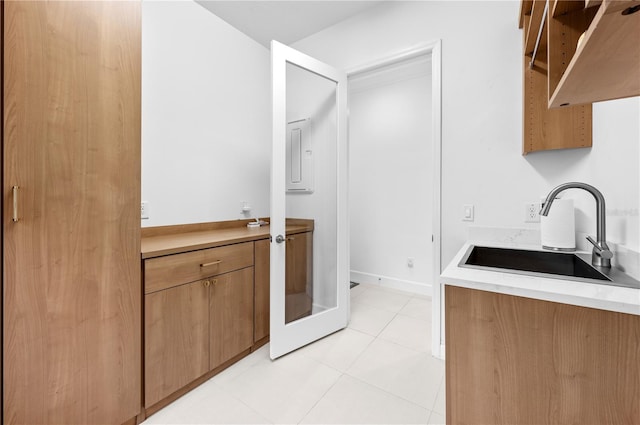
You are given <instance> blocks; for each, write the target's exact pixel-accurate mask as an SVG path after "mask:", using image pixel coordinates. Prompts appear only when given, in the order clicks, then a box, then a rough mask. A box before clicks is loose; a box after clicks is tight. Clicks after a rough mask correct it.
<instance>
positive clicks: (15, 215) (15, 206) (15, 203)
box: [11, 186, 20, 222]
mask: <svg viewBox="0 0 640 425" xmlns="http://www.w3.org/2000/svg"><path fill="white" fill-rule="evenodd" d="M18 189H20V186H13V188H12V189H11V190H12V192H13V221H14V222H16V221H18V220H19V218H18Z"/></svg>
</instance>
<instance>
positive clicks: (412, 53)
mask: <svg viewBox="0 0 640 425" xmlns="http://www.w3.org/2000/svg"><path fill="white" fill-rule="evenodd" d="M428 54H430V55H431V93H432V95H431V99H432V100H431V101H432V108H431V109H432V116H431V123H432V138H431V139H432V140H431V143H432V148H433V164H432V169H433V206H432V207H433V211H432V217H433V224H432V231H433V250H432V251H433V267H432V269H433V283H432V300H433V301H432V304H433V308H432V320H431V327H432V329H431V335H432V339H431V353H432V354H433V355H434V356H435V357H439V358H444V348H443V347H444V345H443V342H444V335H443V334H442V302H443V296H444V292H443V291H442V287H441V285H440V273H441V272H442V259H441V251H442V219H441V216H442V41H441V40H440V39H438V40H434V41H431V42H428V43H422V44H418V45H416V46H413V47H411V48H408V49H405V50H402V51H400V52H396V53H394V54H392V55H388V56H385V57H382V58H378V59H375V60H373V61H371V62H368V63H365V64H362V65H359V66H357V67H353V68H351V69H348V70H347V77H353V76H355V75H357V74H361V73H364V72H369V71H373V70H375V69H377V68H381V67H384V66H388V65H392V64H395V63H398V62H401V61H405V60H408V59H412V58H415V57H417V56H421V55H428ZM351 273H352V275H353V273H354V272H353V271H352V272H351ZM392 280H393V279H392Z"/></svg>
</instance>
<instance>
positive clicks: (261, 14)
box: [196, 0, 383, 48]
mask: <svg viewBox="0 0 640 425" xmlns="http://www.w3.org/2000/svg"><path fill="white" fill-rule="evenodd" d="M196 2H197V3H198V4H200V5H201V6H203V7H204V8H206V9H208V10H209V11H211V12H212V13H214V14H215V15H217V16H218V17H220V18H221V19H223V20H224V21H226V22H227V23H229V24H230V25H232V26H234V27H235V28H237V29H238V30H240V31H241V32H243V33H245V34H246V35H248V36H249V37H251V38H253V39H254V40H256V41H257V42H258V43H260V44H262V45H263V46H265V47H267V48H269V43H270V42H271V40H277V41H279V42H281V43H284V44H291V43H294V42H296V41H298V40H301V39H303V38H305V37H307V36H309V35H311V34H314V33H316V32H318V31H320V30H323V29H325V28H328V27H330V26H332V25H334V24H336V23H338V22H340V21H343V20H345V19H347V18H350V17H351V16H354V15H357V14H358V13H360V12H362V11H364V10H366V9H369V8H371V7H373V6H376V5H378V4H380V3H383V0H377V1H365V0H362V1H346V0H345V1H342V0H339V1H337V0H325V1H313V0H303V1H271V0H262V1H238V0H235V1H219V0H196Z"/></svg>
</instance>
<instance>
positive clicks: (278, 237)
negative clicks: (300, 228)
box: [276, 235, 284, 243]
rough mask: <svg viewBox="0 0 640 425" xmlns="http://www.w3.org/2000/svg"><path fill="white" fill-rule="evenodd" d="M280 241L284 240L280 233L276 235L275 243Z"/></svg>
mask: <svg viewBox="0 0 640 425" xmlns="http://www.w3.org/2000/svg"><path fill="white" fill-rule="evenodd" d="M282 242H284V236H282V235H278V236H276V243H282Z"/></svg>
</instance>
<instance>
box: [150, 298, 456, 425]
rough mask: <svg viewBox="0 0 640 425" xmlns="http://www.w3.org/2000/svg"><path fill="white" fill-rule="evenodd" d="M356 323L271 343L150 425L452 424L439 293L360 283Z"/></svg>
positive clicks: (354, 304) (355, 303)
mask: <svg viewBox="0 0 640 425" xmlns="http://www.w3.org/2000/svg"><path fill="white" fill-rule="evenodd" d="M351 301H352V302H351V322H350V324H349V327H348V328H346V329H344V330H342V331H340V332H337V333H335V334H333V335H330V336H328V337H326V338H324V339H322V340H320V341H317V342H315V343H313V344H310V345H308V346H306V347H303V348H301V349H300V350H297V351H295V352H293V353H290V354H288V355H286V356H284V357H282V358H280V359H277V360H276V361H271V360H269V348H268V345H267V346H264V347H262V348H260V349H259V350H258V351H256V352H255V353H253V354H251V355H249V356H248V357H245V358H244V359H242V360H241V361H239V362H238V363H236V364H234V365H233V366H231V367H229V368H228V369H226V370H225V371H223V372H222V373H220V374H218V375H216V376H214V377H213V378H211V379H210V380H209V381H207V382H206V383H204V384H203V385H201V386H200V387H198V388H196V389H194V390H193V391H191V392H190V393H188V394H186V395H185V396H183V397H182V398H180V399H179V400H176V401H175V402H174V403H172V404H171V405H169V406H167V407H165V408H164V409H162V410H161V411H159V412H158V413H156V414H155V415H153V416H151V417H149V418H148V419H147V420H146V421H145V422H144V424H149V425H150V424H223V423H225V424H226V423H229V424H269V423H273V424H297V423H301V424H380V423H385V424H400V423H402V424H442V423H444V413H445V404H444V362H443V361H441V360H438V359H436V358H434V357H432V356H431V352H430V340H431V299H430V298H425V297H422V296H419V295H413V294H409V293H405V292H399V291H394V290H389V289H384V288H380V287H378V286H367V285H359V286H356V287H355V288H353V289H351Z"/></svg>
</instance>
